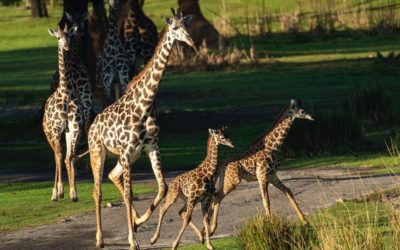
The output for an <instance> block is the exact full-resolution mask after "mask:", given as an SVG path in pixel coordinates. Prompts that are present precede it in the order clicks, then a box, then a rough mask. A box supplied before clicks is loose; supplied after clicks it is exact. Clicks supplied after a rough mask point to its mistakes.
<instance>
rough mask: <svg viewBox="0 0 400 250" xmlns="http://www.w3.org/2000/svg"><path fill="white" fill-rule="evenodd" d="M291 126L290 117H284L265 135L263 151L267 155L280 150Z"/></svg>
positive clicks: (291, 120) (291, 119)
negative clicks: (266, 152)
mask: <svg viewBox="0 0 400 250" xmlns="http://www.w3.org/2000/svg"><path fill="white" fill-rule="evenodd" d="M292 124H293V118H292V117H291V116H285V117H283V118H281V119H280V122H279V123H278V124H276V125H275V127H274V128H273V129H272V130H271V131H270V132H269V133H267V134H266V135H265V137H264V138H263V146H264V150H266V151H268V152H269V153H276V152H278V151H279V150H280V148H281V146H282V144H283V142H284V140H285V138H286V136H287V134H288V132H289V130H290V127H291V126H292Z"/></svg>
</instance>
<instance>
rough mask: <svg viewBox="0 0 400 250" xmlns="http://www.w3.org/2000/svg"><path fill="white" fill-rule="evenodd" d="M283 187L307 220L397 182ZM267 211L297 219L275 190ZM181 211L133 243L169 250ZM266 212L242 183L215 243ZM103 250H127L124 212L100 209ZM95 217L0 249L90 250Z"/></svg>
mask: <svg viewBox="0 0 400 250" xmlns="http://www.w3.org/2000/svg"><path fill="white" fill-rule="evenodd" d="M278 175H279V176H280V178H281V179H282V181H283V183H285V185H287V186H288V187H289V188H290V189H291V190H292V192H293V193H294V195H295V197H296V200H297V201H298V202H299V205H300V208H301V209H302V210H303V211H304V212H305V214H309V213H311V212H313V211H315V210H317V209H320V208H325V207H328V206H331V205H332V204H334V203H335V202H341V201H343V200H346V199H353V198H356V197H359V196H360V195H362V194H366V193H369V192H373V191H378V190H382V189H387V188H392V187H394V186H396V185H398V184H399V183H400V182H399V179H398V177H395V176H391V175H375V176H366V175H365V174H364V173H362V172H358V173H356V172H354V171H353V172H352V173H350V172H348V171H347V170H344V169H331V170H326V169H325V170H323V169H308V170H286V171H284V170H282V171H280V172H279V174H278ZM154 196H155V195H154V194H148V195H142V196H139V197H138V200H135V201H134V206H135V207H136V208H137V210H138V211H139V212H144V211H145V210H146V209H147V207H148V206H149V204H150V202H151V201H152V199H153V198H154ZM270 197H271V208H272V211H273V212H274V213H277V214H279V215H281V216H289V217H290V218H296V214H295V212H294V209H293V208H292V207H291V206H290V204H289V201H288V199H287V197H286V196H285V195H284V194H283V193H281V192H280V191H279V190H277V189H275V188H274V187H270ZM182 206H183V202H182V201H178V202H177V203H176V204H174V205H173V206H172V207H171V208H170V209H169V210H168V212H167V214H166V216H165V217H164V221H163V226H162V229H161V236H160V239H159V240H158V242H157V243H156V245H154V246H150V245H149V241H150V238H151V237H152V235H153V233H154V231H155V228H156V225H157V219H158V209H156V210H155V212H154V214H153V215H152V217H151V218H150V220H149V221H148V222H147V223H145V224H144V225H142V226H141V227H140V228H139V229H138V233H137V234H136V237H137V239H138V241H139V244H140V246H141V249H150V248H151V249H158V248H165V247H170V246H171V245H172V242H173V241H174V239H175V238H176V236H177V233H178V230H179V228H180V227H181V223H182V220H181V219H180V217H179V216H178V211H179V209H180V208H181V207H182ZM199 207H200V206H199V205H197V206H196V209H195V211H194V213H193V220H194V223H195V224H196V225H198V227H201V226H202V225H201V212H200V209H199ZM258 211H259V212H261V213H263V212H264V208H263V207H262V202H261V197H260V193H259V188H258V184H257V182H248V183H247V182H243V183H242V184H241V185H239V187H238V188H237V190H235V191H233V192H232V193H231V194H229V195H228V196H227V197H226V198H225V199H224V200H223V202H222V205H221V210H220V216H219V227H218V229H217V232H216V235H215V236H214V238H218V237H225V236H228V235H233V234H235V233H236V232H237V230H239V229H240V227H241V226H242V225H243V222H245V221H246V220H248V219H250V218H252V217H253V216H254V215H255V214H256V213H257V212H258ZM102 218H103V230H104V241H105V244H106V246H105V249H129V244H128V242H127V224H126V211H125V206H124V205H122V204H118V205H117V206H113V207H105V208H104V209H102ZM95 229H96V224H95V215H94V213H93V212H91V213H87V214H83V215H79V216H76V217H71V218H68V219H65V220H62V221H59V222H57V223H54V224H49V225H43V226H39V227H33V228H25V229H20V230H18V231H13V232H6V233H2V234H0V249H94V248H95V233H96V231H95ZM194 242H196V237H195V234H194V232H193V231H192V229H191V228H190V227H188V228H187V229H186V231H185V233H184V236H183V238H182V241H181V244H184V243H194Z"/></svg>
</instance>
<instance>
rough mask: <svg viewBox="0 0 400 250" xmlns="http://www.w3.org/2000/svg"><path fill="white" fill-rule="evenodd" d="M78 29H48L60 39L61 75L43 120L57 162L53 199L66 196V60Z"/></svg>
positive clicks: (67, 93)
mask: <svg viewBox="0 0 400 250" xmlns="http://www.w3.org/2000/svg"><path fill="white" fill-rule="evenodd" d="M76 30H77V28H76V27H73V28H71V29H70V30H68V29H67V26H65V27H64V30H60V28H58V31H55V30H54V29H48V32H49V34H50V35H51V36H54V37H56V38H57V39H58V71H59V75H60V80H59V85H58V87H57V89H56V90H55V91H54V92H53V93H52V95H50V97H49V98H48V99H47V101H46V103H45V106H44V115H43V122H42V126H43V132H44V134H45V135H46V138H47V140H48V142H49V144H50V146H51V148H52V149H53V152H54V159H55V164H56V171H55V178H54V187H53V194H52V197H51V200H53V201H55V200H58V199H59V198H63V197H64V190H63V183H62V146H61V136H62V133H63V132H64V131H65V129H66V127H67V119H68V117H67V114H68V105H69V103H70V101H71V91H70V89H69V88H68V81H67V78H66V72H65V71H66V69H65V61H66V59H67V58H66V57H67V56H68V55H69V50H70V41H71V37H72V35H73V34H74V33H75V32H76Z"/></svg>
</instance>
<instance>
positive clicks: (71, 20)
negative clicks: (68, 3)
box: [65, 12, 73, 23]
mask: <svg viewBox="0 0 400 250" xmlns="http://www.w3.org/2000/svg"><path fill="white" fill-rule="evenodd" d="M65 16H66V17H67V19H68V21H70V22H71V23H72V22H73V18H72V16H71V14H69V13H68V12H65Z"/></svg>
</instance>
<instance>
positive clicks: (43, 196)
mask: <svg viewBox="0 0 400 250" xmlns="http://www.w3.org/2000/svg"><path fill="white" fill-rule="evenodd" d="M52 188H53V183H51V182H30V183H28V182H17V183H1V184H0V190H1V192H0V200H1V206H0V232H2V231H10V230H15V229H19V228H23V227H32V226H36V225H42V224H47V223H51V222H54V221H57V220H61V219H64V218H67V217H69V216H75V215H79V214H82V213H85V212H89V211H93V210H94V201H93V198H92V191H93V183H88V182H78V183H77V190H78V199H79V202H71V201H70V200H69V198H68V192H69V188H68V185H65V186H64V194H65V197H64V199H62V200H60V201H57V202H52V201H50V197H51V194H52ZM102 190H103V204H106V202H115V201H119V200H120V199H121V198H120V197H121V196H120V194H119V191H118V190H117V188H115V186H114V185H113V184H111V183H104V184H103V186H102ZM154 191H156V187H155V186H153V185H148V184H136V185H135V184H134V185H133V192H134V193H135V194H136V195H139V194H144V193H150V192H154Z"/></svg>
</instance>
